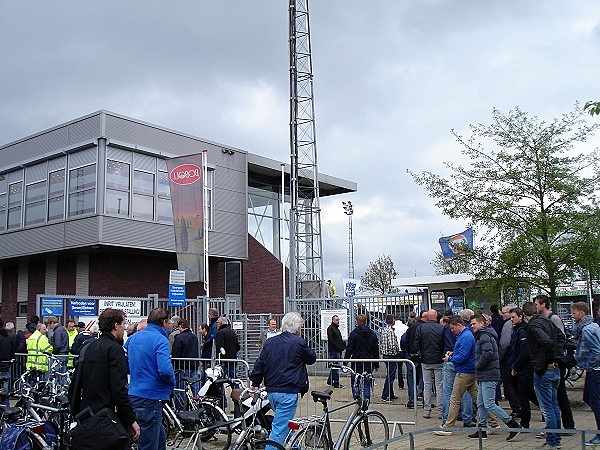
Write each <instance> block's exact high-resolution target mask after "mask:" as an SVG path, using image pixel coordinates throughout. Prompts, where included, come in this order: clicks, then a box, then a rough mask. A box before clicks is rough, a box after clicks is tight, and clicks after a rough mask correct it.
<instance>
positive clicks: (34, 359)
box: [26, 323, 52, 372]
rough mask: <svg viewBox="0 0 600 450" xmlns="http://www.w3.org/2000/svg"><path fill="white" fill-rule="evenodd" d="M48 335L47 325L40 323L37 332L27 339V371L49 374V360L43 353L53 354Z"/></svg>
mask: <svg viewBox="0 0 600 450" xmlns="http://www.w3.org/2000/svg"><path fill="white" fill-rule="evenodd" d="M46 333H47V330H46V325H45V324H43V323H38V325H37V328H36V330H35V332H34V333H33V334H32V335H31V336H29V337H28V338H27V364H26V367H27V370H30V369H37V370H40V371H42V372H48V358H47V357H46V355H44V354H43V353H52V345H50V341H49V340H48V337H47V336H46Z"/></svg>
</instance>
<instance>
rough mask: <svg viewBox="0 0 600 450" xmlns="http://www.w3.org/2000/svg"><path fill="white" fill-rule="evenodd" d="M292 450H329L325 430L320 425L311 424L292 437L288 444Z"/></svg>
mask: <svg viewBox="0 0 600 450" xmlns="http://www.w3.org/2000/svg"><path fill="white" fill-rule="evenodd" d="M290 448H291V449H293V450H331V446H330V445H329V441H328V437H327V429H326V428H325V427H324V426H323V424H320V423H312V424H310V425H308V426H307V427H306V428H304V429H303V430H301V431H300V432H298V433H297V434H296V436H294V438H293V439H292V442H291V444H290Z"/></svg>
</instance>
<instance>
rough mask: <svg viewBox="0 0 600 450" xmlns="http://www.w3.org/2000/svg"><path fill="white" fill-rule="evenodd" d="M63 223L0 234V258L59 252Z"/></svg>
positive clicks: (62, 238)
mask: <svg viewBox="0 0 600 450" xmlns="http://www.w3.org/2000/svg"><path fill="white" fill-rule="evenodd" d="M64 228H65V224H64V223H56V224H51V225H45V226H42V227H36V228H27V229H25V230H20V231H17V232H15V233H4V234H0V258H2V259H5V258H11V257H14V256H21V255H30V254H32V253H44V252H49V251H55V250H60V249H61V248H63V246H64Z"/></svg>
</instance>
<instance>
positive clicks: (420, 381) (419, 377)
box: [406, 363, 423, 403]
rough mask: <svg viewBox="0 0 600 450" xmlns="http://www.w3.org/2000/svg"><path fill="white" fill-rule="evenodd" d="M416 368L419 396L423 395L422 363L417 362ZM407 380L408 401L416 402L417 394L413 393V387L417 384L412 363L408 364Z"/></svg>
mask: <svg viewBox="0 0 600 450" xmlns="http://www.w3.org/2000/svg"><path fill="white" fill-rule="evenodd" d="M415 370H416V371H417V396H419V395H423V372H422V370H421V363H416V364H415ZM406 382H407V384H408V401H409V402H411V403H414V401H415V396H414V393H413V388H414V385H415V380H414V377H413V371H412V366H411V365H410V364H406Z"/></svg>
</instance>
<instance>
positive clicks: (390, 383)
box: [381, 355, 398, 399]
mask: <svg viewBox="0 0 600 450" xmlns="http://www.w3.org/2000/svg"><path fill="white" fill-rule="evenodd" d="M396 358H398V356H386V355H383V359H396ZM385 365H386V367H387V376H386V377H385V382H384V383H383V392H382V393H381V398H384V399H385V398H392V397H395V395H394V380H395V379H396V371H397V370H398V363H397V362H386V363H385Z"/></svg>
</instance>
